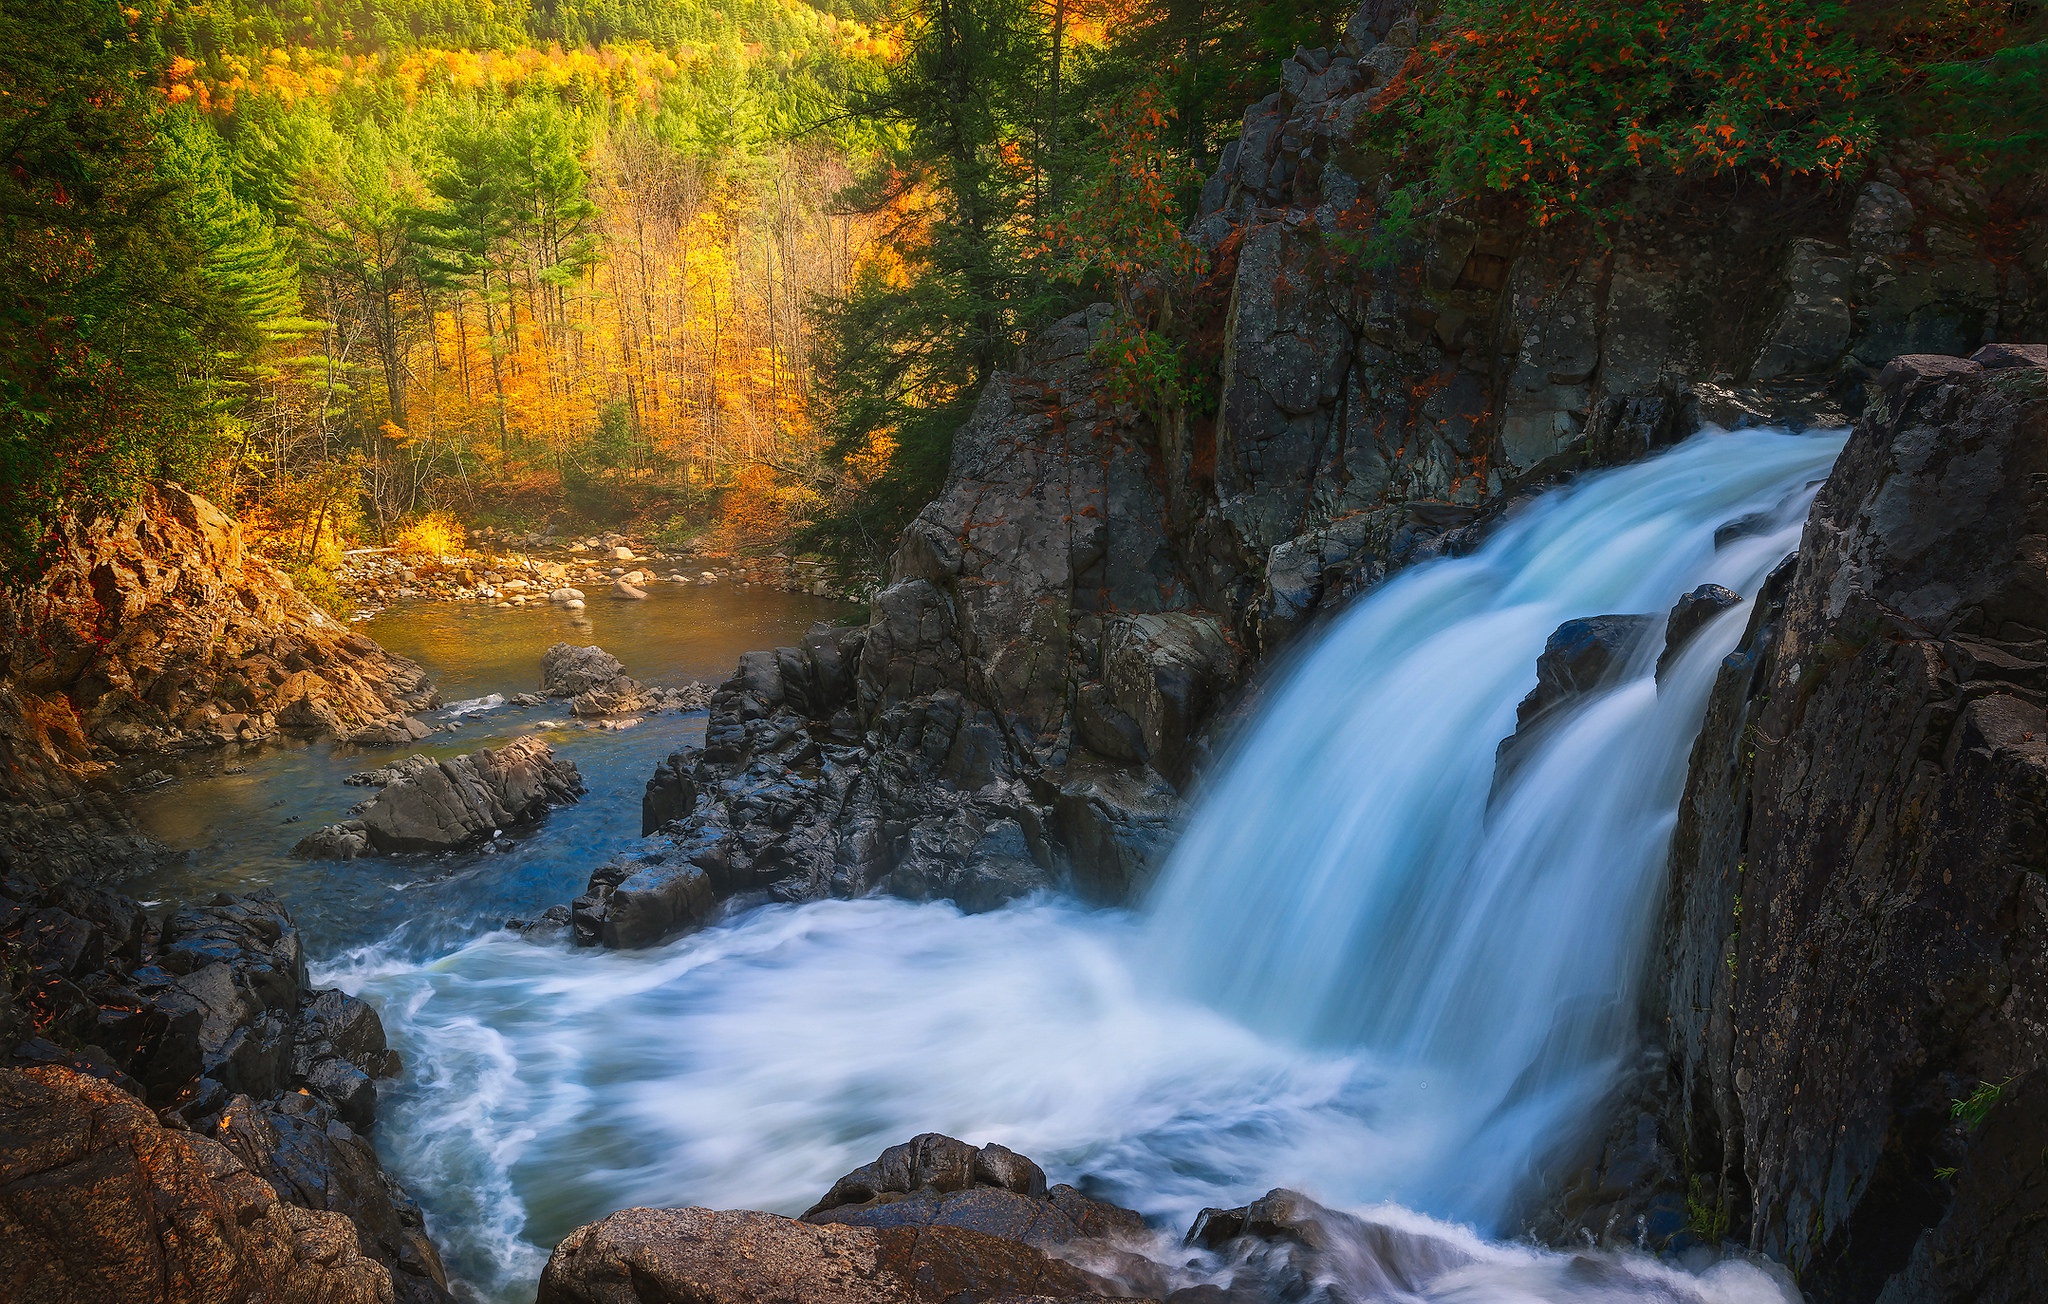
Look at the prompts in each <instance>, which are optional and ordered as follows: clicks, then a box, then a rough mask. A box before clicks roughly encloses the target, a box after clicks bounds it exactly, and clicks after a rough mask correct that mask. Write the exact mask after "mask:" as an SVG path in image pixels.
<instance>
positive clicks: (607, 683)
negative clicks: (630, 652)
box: [540, 593, 711, 719]
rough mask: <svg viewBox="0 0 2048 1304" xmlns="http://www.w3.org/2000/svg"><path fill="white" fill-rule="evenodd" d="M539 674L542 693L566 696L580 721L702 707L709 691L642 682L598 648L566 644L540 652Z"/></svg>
mask: <svg viewBox="0 0 2048 1304" xmlns="http://www.w3.org/2000/svg"><path fill="white" fill-rule="evenodd" d="M640 596H641V597H645V596H647V595H646V594H644V593H643V594H641V595H640ZM540 678H541V696H542V697H556V698H567V699H569V714H571V715H573V716H576V717H578V718H579V719H605V718H609V717H615V716H627V715H656V714H659V713H660V712H663V711H701V710H703V709H704V707H705V706H706V705H708V704H709V702H710V700H711V690H710V689H708V688H706V687H705V686H704V685H702V684H698V683H691V684H686V685H684V686H683V687H681V688H657V687H654V686H652V685H649V684H643V683H641V682H640V681H639V680H637V679H635V678H633V677H632V676H631V675H629V674H627V673H626V667H625V665H624V664H623V663H622V662H621V661H620V660H619V659H618V658H617V657H615V656H613V655H612V654H611V653H609V652H607V651H605V650H604V649H603V648H601V647H577V646H575V645H574V644H571V643H557V644H555V645H554V646H553V647H551V648H549V649H548V650H547V651H546V652H543V653H542V654H541V659H540Z"/></svg>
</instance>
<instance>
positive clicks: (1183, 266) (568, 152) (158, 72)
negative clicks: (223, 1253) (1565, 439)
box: [0, 0, 2042, 590]
mask: <svg viewBox="0 0 2048 1304" xmlns="http://www.w3.org/2000/svg"><path fill="white" fill-rule="evenodd" d="M1352 8H1353V6H1350V5H1345V4H1341V3H1334V2H1332V0H1314V2H1312V3H1306V4H1292V3H1284V2H1283V0H1156V2H1155V0H819V3H818V4H817V5H815V6H814V5H812V4H809V3H805V0H733V2H732V3H722V2H716V0H673V3H663V4H655V3H651V2H650V0H534V2H533V4H532V7H531V8H520V7H518V6H502V5H496V4H491V3H485V2H484V0H304V2H303V3H299V2H298V0H291V2H287V0H151V2H150V3H149V4H148V6H147V7H146V8H141V9H138V8H135V7H123V6H122V5H121V3H120V0H32V2H31V3H28V4H24V5H13V4H10V5H9V6H8V7H7V8H6V9H5V11H4V12H0V27H4V29H5V30H4V31H0V51H4V53H0V58H4V60H5V66H4V68H0V89H4V91H5V98H4V101H0V118H4V131H5V133H6V137H7V139H6V153H7V158H8V160H9V162H10V167H9V168H8V169H7V170H6V171H5V173H4V174H0V221H4V223H5V226H6V230H5V240H6V242H7V245H8V252H7V257H8V261H9V263H10V265H11V266H10V275H11V278H12V279H11V283H10V286H9V293H8V295H7V300H6V304H5V307H4V309H0V418H4V420H5V422H6V425H7V434H6V439H5V441H4V447H0V496H4V504H0V568H4V569H5V571H6V572H7V573H8V574H9V575H11V576H16V577H21V576H26V575H29V574H32V573H33V572H34V570H35V568H36V566H37V563H38V559H39V558H40V557H42V556H43V555H44V551H45V549H46V548H47V546H48V544H49V540H50V538H51V537H52V536H51V532H52V530H53V529H54V528H55V522H56V521H57V520H58V519H59V518H60V517H61V515H62V514H63V513H64V512H66V511H71V510H75V509H77V508H78V507H81V506H90V505H92V504H96V503H102V502H114V501H119V500H121V498H122V497H123V495H124V494H127V493H130V492H132V491H133V489H134V487H135V486H137V485H139V484H140V483H142V482H144V481H146V480H148V479H150V478H153V477H172V478H176V479H180V480H183V481H185V482H187V483H189V484H193V485H195V486H198V487H201V488H203V489H204V490H205V491H206V492H208V493H209V494H211V495H213V496H215V497H216V498H218V499H220V500H222V501H226V502H231V503H232V504H233V505H234V506H235V508H236V510H237V513H238V514H239V515H240V516H242V518H243V519H244V521H245V522H246V523H248V524H249V525H250V526H251V528H252V530H253V531H254V532H255V533H256V535H257V536H258V537H259V538H260V539H261V540H263V545H264V546H265V547H266V548H267V549H268V550H270V551H272V552H273V553H274V554H276V555H277V556H278V557H279V558H280V559H281V560H283V561H285V562H286V563H287V564H288V565H289V566H291V567H292V568H293V569H294V570H295V572H296V573H299V574H301V575H304V576H307V577H308V578H311V579H313V580H314V581H315V584H314V587H315V589H316V590H317V588H318V584H317V574H316V572H317V571H318V570H319V568H320V567H322V566H324V565H328V564H331V562H332V560H333V558H334V557H335V556H337V555H338V554H339V552H340V550H342V549H343V548H346V547H349V546H353V545H356V544H360V543H362V542H365V541H368V542H373V543H374V542H385V541H388V540H390V539H391V538H392V537H393V536H394V535H395V534H396V533H397V532H400V531H402V530H404V529H405V528H407V526H408V524H409V523H412V522H416V521H418V520H420V519H421V518H423V517H424V516H426V515H428V514H439V518H441V519H454V520H460V521H463V522H467V523H469V524H470V525H471V526H472V527H475V526H478V525H481V524H486V523H488V524H493V525H497V526H503V527H511V528H515V529H532V528H538V527H539V526H540V525H541V524H542V523H543V522H558V523H567V524H571V525H574V526H577V527H581V526H583V525H586V524H587V525H591V526H596V525H610V524H614V523H624V522H631V523H633V524H634V525H635V526H636V528H638V529H640V530H642V531H643V532H648V533H652V534H654V535H657V536H658V537H662V538H664V539H666V540H668V541H669V542H672V543H681V542H683V541H686V540H688V539H692V538H703V539H707V540H715V541H716V543H717V544H718V545H719V546H720V547H721V548H725V549H737V550H746V549H763V548H773V547H782V546H784V545H791V546H794V547H797V548H800V549H803V550H807V551H811V552H814V553H818V554H821V555H823V556H826V557H829V558H831V559H833V560H834V561H835V562H837V563H838V564H840V565H841V566H842V567H844V568H846V569H848V570H849V571H853V572H859V571H862V570H867V571H870V572H872V570H873V569H874V568H875V566H876V565H877V564H878V562H879V560H880V559H881V558H883V557H885V556H886V555H887V553H888V551H889V548H890V546H891V543H892V540H893V537H894V534H895V532H896V530H897V529H898V528H900V526H901V524H902V523H903V522H904V521H905V520H907V519H908V517H909V515H910V514H912V513H914V512H915V511H916V510H917V508H918V506H919V505H920V504H921V503H922V502H923V501H925V499H926V498H928V497H929V496H930V494H931V491H932V490H933V489H934V488H935V487H936V485H937V483H938V481H939V479H940V478H941V476H942V475H943V471H944V466H945V458H946V451H947V448H948V444H949V440H950V434H951V431H952V430H953V429H954V428H956V427H957V425H958V423H959V422H960V420H962V419H963V416H964V413H965V410H966V407H967V405H968V404H970V403H971V401H972V399H973V396H974V394H975V392H976V391H977V389H978V387H979V385H980V383H981V381H982V380H983V379H984V378H985V377H986V376H987V375H988V374H989V373H990V372H991V371H992V370H993V369H995V368H997V367H1000V366H1002V365H1003V364H1004V363H1005V362H1006V360H1007V359H1008V358H1009V357H1010V356H1011V355H1012V353H1013V351H1014V350H1015V348H1016V347H1017V346H1018V344H1019V343H1020V341H1021V340H1022V339H1023V338H1024V337H1025V335H1026V333H1027V332H1028V331H1029V330H1030V329H1031V328H1032V327H1033V326H1034V325H1037V324H1042V323H1043V322H1045V321H1047V320H1050V319H1051V318H1052V317H1053V316H1055V315H1057V314H1060V313H1062V312H1065V311H1069V310H1071V309H1072V308H1074V307H1076V306H1079V305H1081V304H1085V303H1087V302H1090V301H1093V300H1099V299H1104V298H1111V297H1115V298H1116V299H1117V301H1118V302H1119V303H1120V304H1122V305H1124V307H1123V308H1122V309H1121V310H1120V313H1119V322H1120V325H1119V333H1118V335H1117V338H1116V340H1115V341H1114V342H1113V344H1114V347H1113V352H1114V355H1115V356H1114V357H1113V358H1112V359H1111V361H1112V362H1113V363H1114V364H1116V365H1114V366H1112V367H1111V368H1110V372H1111V375H1112V378H1113V379H1117V378H1121V381H1122V382H1123V383H1125V384H1126V385H1127V387H1128V389H1129V396H1130V397H1133V398H1136V399H1144V398H1146V397H1148V396H1149V397H1150V398H1151V399H1152V400H1153V401H1155V402H1161V403H1174V402H1192V403H1196V404H1199V403H1200V402H1201V401H1202V398H1201V383H1200V376H1199V375H1198V374H1197V373H1198V372H1200V370H1201V368H1202V366H1203V365H1204V364H1203V362H1202V360H1201V359H1200V358H1199V357H1196V356H1195V354H1194V353H1193V352H1190V350H1189V349H1188V348H1187V347H1186V345H1187V343H1188V342H1187V341H1184V340H1176V339H1174V338H1172V337H1171V336H1170V334H1165V333H1162V332H1160V331H1158V330H1154V329H1153V326H1154V325H1156V324H1157V323H1158V319H1159V311H1160V309H1161V308H1162V307H1167V308H1170V305H1171V301H1172V300H1173V298H1174V295H1175V294H1176V293H1182V292H1185V291H1187V290H1188V288H1189V287H1191V286H1193V285H1194V284H1195V282H1196V281H1197V280H1198V279H1199V274H1200V269H1199V268H1198V267H1197V266H1195V265H1194V260H1193V255H1192V251H1191V250H1190V248H1189V246H1188V245H1187V244H1186V242H1185V241H1184V240H1182V239H1181V236H1180V230H1181V228H1182V227H1183V226H1184V224H1185V222H1186V220H1187V219H1188V217H1189V215H1190V213H1191V211H1192V208H1193V203H1194V200H1195V197H1196V195H1197V194H1198V192H1199V188H1200V185H1201V181H1202V179H1203V177H1204V176H1205V175H1206V174H1207V173H1208V172H1210V171H1212V170H1213V168H1214V165H1215V161H1216V155H1217V152H1218V150H1219V148H1220V146H1221V144H1222V143H1223V142H1224V141H1226V140H1227V139H1228V138H1229V137H1231V136H1232V135H1234V134H1235V123H1236V120H1237V118H1238V117H1239V116H1240V115H1241V113H1242V111H1243V108H1244V106H1245V105H1246V104H1247V103H1249V102H1252V101H1255V100H1256V99H1257V98H1258V97H1260V96H1261V95H1264V94H1266V93H1267V92H1268V91H1270V90H1272V89H1275V88H1276V87H1277V82H1278V74H1277V71H1276V70H1277V69H1278V67H1279V63H1280V58H1281V56H1284V54H1285V53H1286V52H1287V51H1289V50H1292V49H1294V48H1295V47H1296V46H1297V45H1298V44H1306V45H1310V46H1314V45H1316V44H1319V43H1322V44H1328V43H1332V42H1334V41H1335V40H1336V39H1338V37H1339V36H1340V35H1341V28H1342V24H1343V22H1344V20H1345V18H1346V17H1347V15H1348V13H1349V11H1350V10H1351V9H1352ZM2038 26H2039V19H2038V15H2037V14H2036V13H2035V12H2034V11H2033V10H2032V9H2028V8H2027V7H2025V6H2013V5H2008V4H2004V3H1996V4H1992V3H1978V2H1976V0H1943V2H1942V3H1916V4H1887V5H1866V6H1862V7H1860V8H1859V7H1843V6H1837V5H1825V4H1823V5H1812V4H1799V3H1793V2H1792V0H1756V2H1754V3H1742V4H1735V3H1705V4H1700V3H1679V2H1677V0H1660V2H1659V3H1655V4H1647V5H1636V4H1627V3H1618V0H1589V2H1588V3H1584V4H1564V5H1560V4H1557V3H1554V2H1553V0H1457V2H1456V3H1451V4H1448V5H1445V6H1443V12H1442V15H1441V16H1440V17H1439V18H1438V19H1437V20H1436V21H1435V23H1434V26H1433V28H1432V31H1433V32H1434V33H1435V35H1434V37H1433V40H1434V46H1433V48H1434V49H1435V50H1436V52H1437V53H1438V54H1441V53H1443V52H1445V51H1452V50H1455V51H1456V53H1457V55H1458V57H1457V58H1456V59H1452V60H1450V61H1449V62H1448V64H1447V65H1446V66H1447V68H1448V69H1449V71H1448V72H1447V73H1446V74H1445V75H1442V76H1440V77H1438V78H1436V79H1434V80H1433V81H1431V82H1430V83H1429V84H1427V85H1423V84H1415V85H1410V84H1408V83H1407V82H1406V81H1403V82H1401V83H1397V86H1396V88H1395V91H1394V93H1391V94H1388V95H1386V96H1383V97H1382V98H1381V100H1380V101H1377V102H1376V104H1377V106H1378V107H1376V108H1375V114H1376V115H1377V117H1376V120H1375V122H1373V123H1368V124H1364V127H1363V128H1362V130H1364V131H1365V132H1366V133H1367V134H1368V135H1372V134H1373V133H1377V135H1376V138H1375V140H1374V144H1375V146H1376V148H1378V150H1379V151H1380V156H1381V157H1383V158H1388V159H1393V160H1397V161H1398V160H1407V164H1406V170H1405V171H1404V170H1403V167H1402V166H1396V167H1394V168H1393V169H1392V170H1391V171H1390V173H1389V175H1390V176H1391V177H1396V178H1398V177H1402V176H1406V177H1408V178H1409V181H1410V183H1409V184H1407V185H1405V186H1400V187H1394V188H1392V189H1387V188H1385V187H1383V188H1382V193H1380V194H1378V195H1374V196H1366V197H1363V198H1362V199H1361V201H1360V214H1359V216H1360V218H1361V220H1365V221H1370V222H1371V223H1373V224H1374V225H1375V229H1376V230H1377V231H1378V232H1380V233H1381V235H1382V236H1383V237H1384V236H1385V235H1386V234H1387V233H1389V232H1391V233H1393V235H1394V236H1398V235H1399V234H1400V232H1401V231H1402V230H1403V228H1404V224H1406V225H1407V226H1408V227H1411V228H1412V227H1413V226H1414V225H1415V224H1417V223H1419V222H1421V221H1423V220H1426V218H1427V217H1428V215H1430V214H1431V213H1434V212H1440V211H1442V210H1443V209H1444V208H1445V206H1446V205H1447V204H1452V205H1455V204H1460V203H1465V202H1470V201H1471V200H1472V199H1473V198H1474V197H1477V198H1479V199H1481V200H1484V201H1486V202H1492V203H1494V204H1496V206H1505V207H1508V208H1518V209H1520V210H1521V212H1522V213H1523V214H1524V215H1525V216H1526V217H1527V218H1528V220H1530V221H1532V222H1535V223H1548V222H1551V221H1573V222H1581V223H1592V224H1595V225H1598V224H1601V223H1612V222H1616V221H1625V220H1627V217H1628V212H1627V208H1628V204H1629V203H1630V202H1632V201H1630V200H1628V199H1627V196H1628V195H1629V194H1630V193H1631V192H1630V189H1629V188H1630V186H1631V185H1633V184H1634V183H1635V182H1636V181H1637V180H1638V179H1640V178H1641V177H1642V176H1643V175H1644V174H1645V173H1647V172H1656V171H1661V172H1664V173H1666V174H1668V175H1678V174H1683V173H1686V172H1687V171H1688V170H1690V171H1691V172H1692V173H1694V174H1700V175H1709V176H1715V177H1727V178H1737V179H1740V178H1743V177H1749V178H1752V179H1757V180H1761V181H1763V182H1764V183H1765V184H1769V183H1770V182H1771V181H1772V179H1773V178H1788V179H1794V178H1800V177H1807V178H1819V179H1820V180H1822V181H1823V182H1825V181H1827V180H1829V179H1832V178H1834V177H1837V176H1840V175H1843V174H1844V173H1845V171H1846V172H1849V173H1853V172H1854V171H1855V170H1856V169H1858V168H1859V167H1861V166H1862V165H1863V160H1864V159H1865V158H1867V157H1868V156H1869V154H1870V152H1871V150H1872V149H1873V148H1874V145H1875V142H1876V141H1877V139H1878V138H1879V135H1880V133H1881V132H1883V131H1885V130H1889V129H1895V128H1896V127H1897V126H1898V124H1899V122H1900V121H1901V120H1902V119H1904V118H1908V117H1911V116H1912V114H1913V113H1914V112H1916V111H1917V110H1916V109H1915V107H1914V106H1915V104H1916V103H1917V104H1918V105H1919V106H1920V107H1921V108H1922V109H1924V108H1925V106H1927V105H1930V104H1939V105H1940V106H1942V112H1943V113H1948V114H1951V115H1952V114H1954V113H1956V112H1959V111H1960V109H1959V108H1958V106H1962V108H1967V107H1968V106H1970V105H1972V104H1975V105H1977V106H1978V108H1979V109H1980V111H1981V112H1980V114H1979V116H1980V118H1981V119H1982V120H1981V121H1977V122H1974V123H1971V124H1967V125H1968V126H1969V139H1971V140H1972V141H1975V142H1977V143H1979V144H1980V145H1985V146H1992V147H1999V148H2003V149H2004V150H2005V151H2006V152H2007V153H2008V154H2011V155H2014V156H2021V155H2024V153H2025V152H2026V150H2027V149H2029V148H2030V147H2031V146H2033V145H2037V144H2038V143H2039V137H2040V131H2039V129H2038V128H2035V127H2028V126H2025V125H2024V124H2020V125H2014V123H2013V122H2012V120H2011V119H2010V115H2004V114H2001V113H2000V112H1999V111H1998V108H1997V106H1998V105H1999V104H2000V103H2001V102H2002V101H2003V100H2004V99H2005V98H2006V97H2007V96H2008V94H2009V92H2010V88H2011V86H2012V85H2014V84H2023V85H2024V86H2026V87H2030V88H2031V87H2035V86H2036V85H2037V80H2036V79H2037V78H2038V76H2039V65H2040V63H2041V61H2042V57H2041V53H2040V52H2041V44H2040V41H2039V32H2038V31H2037V30H2035V29H2036V28H2038ZM1944 78H1947V79H1948V84H1945V85H1943V86H1942V93H1941V94H1940V95H1938V96H1937V95H1931V94H1924V93H1922V94H1921V95H1920V99H1919V100H1918V101H1915V100H1914V98H1913V93H1914V92H1915V91H1916V90H1917V91H1918V92H1925V91H1926V89H1927V88H1928V87H1930V86H1934V85H1937V84H1940V83H1942V82H1943V79H1944ZM2015 79H2019V81H2018V82H2015ZM1269 83H1272V84H1271V85H1269ZM1899 88H1904V91H1903V92H1902V91H1901V90H1900V89H1899ZM1881 89H1882V90H1884V91H1885V92H1886V93H1885V94H1884V95H1880V94H1878V92H1879V91H1880V90H1881ZM1610 100H1611V102H1610ZM1921 116H1922V118H1923V119H1924V118H1926V114H1925V113H1922V114H1921ZM1988 124H1995V126H1994V125H1988ZM1913 126H1914V128H1915V129H1916V130H1918V131H1920V132H1921V133H1922V134H1927V133H1932V132H1939V131H1940V130H1942V129H1943V128H1944V126H1947V127H1949V128H1951V129H1953V127H1954V126H1955V124H1953V123H1946V124H1945V123H1943V122H1940V121H1932V120H1922V121H1917V122H1915V123H1913ZM1589 127H1590V128H1595V129H1589ZM1624 128H1626V129H1624ZM1488 196H1491V198H1490V199H1488ZM1134 288H1137V289H1140V290H1142V293H1138V294H1136V295H1135V296H1134V295H1133V294H1131V293H1128V292H1129V291H1132V290H1133V289H1134ZM1147 296H1149V298H1148V297H1147ZM1140 301H1142V303H1141V302H1140ZM1133 304H1138V305H1139V306H1138V307H1135V308H1134V307H1133V306H1132V305H1133ZM1146 304H1149V307H1147V306H1144V305H1146ZM1166 315H1167V316H1168V317H1171V316H1172V315H1173V314H1172V313H1171V312H1170V311H1168V312H1167V313H1166ZM1181 315H1182V317H1183V318H1185V317H1186V316H1187V314H1186V313H1183V314H1181Z"/></svg>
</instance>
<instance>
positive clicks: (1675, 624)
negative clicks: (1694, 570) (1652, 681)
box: [1657, 584, 1742, 679]
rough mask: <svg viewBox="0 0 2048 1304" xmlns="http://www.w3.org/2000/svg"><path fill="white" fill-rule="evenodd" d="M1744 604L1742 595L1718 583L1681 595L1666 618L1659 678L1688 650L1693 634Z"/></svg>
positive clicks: (1659, 656) (1659, 661)
mask: <svg viewBox="0 0 2048 1304" xmlns="http://www.w3.org/2000/svg"><path fill="white" fill-rule="evenodd" d="M1741 605H1742V595H1741V594H1740V593H1737V592H1736V591H1735V590H1733V589H1730V588H1725V587H1723V586H1721V585H1719V584H1702V585H1700V586H1699V587H1698V588H1696V589H1694V590H1693V591H1692V592H1690V593H1688V594H1686V595H1685V596H1684V597H1682V598H1680V599H1679V600H1678V601H1677V603H1676V604H1674V605H1673V606H1672V608H1671V614H1670V615H1669V616H1666V617H1665V618H1664V650H1663V651H1662V652H1660V653H1658V654H1657V677H1658V678H1659V679H1662V678H1663V677H1664V672H1665V670H1666V669H1668V668H1669V667H1670V665H1671V663H1672V662H1673V661H1675V660H1677V659H1678V654H1679V653H1681V652H1683V651H1685V648H1686V644H1688V643H1690V642H1692V638H1693V635H1695V634H1697V633H1699V632H1700V630H1701V629H1703V628H1705V627H1706V625H1707V624H1708V623H1709V622H1710V621H1712V620H1713V619H1714V618H1715V617H1716V616H1718V615H1720V614H1721V613H1722V612H1724V611H1733V610H1734V609H1735V608H1737V607H1739V606H1741Z"/></svg>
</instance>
